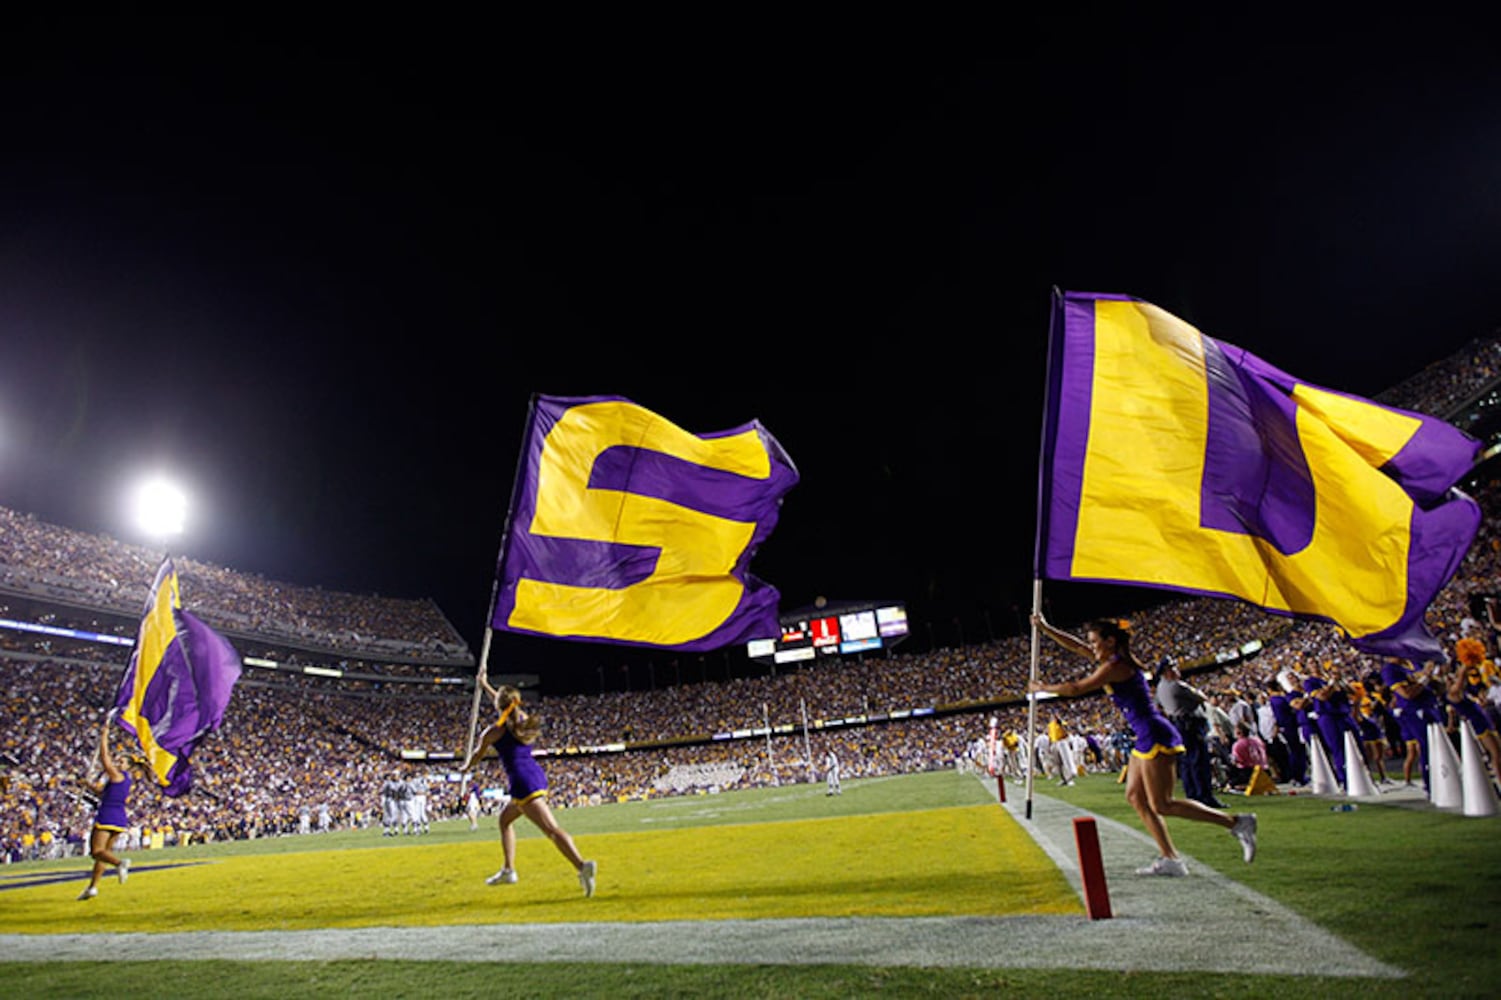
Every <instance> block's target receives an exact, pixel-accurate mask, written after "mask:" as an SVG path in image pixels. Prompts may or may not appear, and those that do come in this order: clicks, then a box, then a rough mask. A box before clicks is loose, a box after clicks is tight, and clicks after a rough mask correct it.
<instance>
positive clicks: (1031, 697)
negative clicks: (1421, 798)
mask: <svg viewBox="0 0 1501 1000" xmlns="http://www.w3.org/2000/svg"><path fill="white" fill-rule="evenodd" d="M1032 614H1033V615H1034V616H1035V615H1040V614H1042V580H1041V579H1036V580H1033V581H1032ZM1037 659H1038V649H1037V622H1036V619H1035V618H1034V620H1033V622H1032V667H1031V670H1030V671H1029V673H1028V675H1027V676H1028V679H1029V681H1035V680H1037ZM1029 687H1030V684H1029ZM1036 747H1037V695H1036V693H1035V692H1031V691H1029V692H1028V694H1027V745H1026V747H1025V748H1023V752H1024V753H1025V754H1026V755H1027V796H1026V798H1027V819H1031V818H1032V773H1033V772H1034V771H1035V770H1036V769H1037V767H1036V763H1037V762H1036V761H1035V760H1034V759H1033V754H1034V753H1035V752H1036Z"/></svg>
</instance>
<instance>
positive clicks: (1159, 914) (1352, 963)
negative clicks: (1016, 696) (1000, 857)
mask: <svg viewBox="0 0 1501 1000" xmlns="http://www.w3.org/2000/svg"><path fill="white" fill-rule="evenodd" d="M985 784H986V785H987V787H989V788H990V792H991V794H992V796H994V797H996V798H999V795H998V793H997V792H996V790H995V788H994V787H993V783H991V782H986V783H985ZM1032 799H1033V801H1032V819H1031V820H1030V821H1029V820H1027V819H1026V802H1025V798H1024V793H1021V794H1017V795H1012V794H1010V789H1009V788H1008V789H1007V796H1006V802H1005V803H1004V804H1003V805H1004V808H1005V809H1006V810H1007V811H1008V812H1009V813H1011V815H1012V816H1014V817H1015V818H1016V821H1017V823H1018V824H1019V825H1020V826H1021V827H1022V828H1023V829H1024V830H1026V831H1027V833H1028V834H1030V835H1031V836H1032V839H1033V840H1035V841H1036V842H1037V845H1038V846H1039V847H1041V848H1042V850H1043V851H1044V852H1045V853H1046V854H1047V855H1048V857H1050V858H1052V859H1053V860H1054V862H1055V863H1057V865H1058V867H1059V869H1060V870H1061V871H1062V872H1063V875H1064V877H1065V878H1067V879H1068V881H1069V884H1070V885H1071V886H1073V888H1074V891H1076V892H1078V893H1079V894H1080V898H1081V899H1082V898H1083V892H1084V889H1083V880H1082V878H1081V877H1080V874H1079V865H1078V859H1077V855H1076V853H1075V848H1074V842H1073V841H1074V836H1073V821H1074V819H1075V818H1076V817H1080V816H1089V817H1091V818H1093V819H1094V821H1095V828H1096V830H1097V831H1098V832H1099V836H1100V854H1101V856H1102V858H1103V861H1104V867H1105V882H1106V891H1107V893H1108V894H1109V897H1110V909H1111V912H1112V913H1113V914H1114V916H1113V917H1112V918H1111V919H1109V920H1089V919H1087V918H1079V919H1077V920H1076V921H1075V922H1074V923H1073V924H1070V925H1067V926H1065V927H1064V928H1062V929H1061V930H1059V931H1056V932H1055V933H1058V934H1059V935H1060V936H1059V937H1058V938H1057V940H1055V942H1054V943H1053V947H1054V948H1056V949H1058V950H1059V951H1060V952H1063V953H1066V954H1067V955H1068V956H1069V960H1068V961H1067V962H1060V963H1059V964H1060V965H1066V966H1073V967H1077V968H1093V969H1131V970H1137V969H1144V970H1155V971H1163V972H1169V971H1172V972H1239V973H1264V974H1269V975H1310V974H1315V975H1324V976H1359V977H1373V978H1383V979H1391V978H1402V977H1405V976H1406V975H1407V973H1406V972H1404V971H1403V970H1402V969H1399V968H1397V967H1395V966H1392V965H1388V964H1386V963H1385V962H1382V961H1380V960H1378V959H1375V958H1373V957H1371V956H1370V955H1367V954H1366V953H1365V952H1363V951H1361V950H1360V949H1359V948H1356V947H1355V946H1354V945H1352V944H1350V943H1349V942H1347V941H1345V940H1343V939H1341V938H1339V937H1336V936H1335V935H1333V934H1331V933H1329V932H1328V931H1326V930H1324V929H1323V928H1322V927H1320V926H1318V925H1317V924H1315V923H1313V922H1312V921H1310V920H1308V919H1306V918H1304V917H1302V916H1299V915H1298V914H1297V913H1294V912H1293V911H1292V910H1290V909H1288V908H1287V907H1285V906H1283V905H1282V904H1281V903H1279V902H1277V901H1276V900H1274V899H1272V898H1270V897H1269V896H1264V895H1262V894H1261V893H1259V892H1257V891H1255V890H1254V889H1251V888H1250V887H1248V886H1246V885H1244V884H1242V883H1240V882H1238V881H1236V880H1235V879H1233V878H1229V877H1227V876H1225V875H1223V874H1221V873H1220V872H1218V871H1216V870H1215V869H1213V868H1211V867H1210V866H1209V865H1207V864H1205V863H1204V862H1203V861H1200V860H1198V859H1197V858H1194V857H1192V856H1190V855H1187V854H1184V855H1182V857H1183V860H1184V861H1185V862H1186V863H1187V864H1188V871H1189V875H1188V877H1187V878H1146V877H1142V876H1138V875H1137V874H1136V873H1135V869H1136V868H1138V867H1140V866H1142V865H1144V864H1147V863H1148V862H1150V861H1151V859H1152V858H1153V857H1155V856H1156V854H1157V845H1156V842H1155V841H1153V840H1152V838H1151V837H1149V836H1147V834H1146V833H1145V832H1143V831H1141V830H1137V829H1136V828H1135V827H1130V826H1126V825H1125V824H1124V823H1119V822H1117V821H1115V820H1113V819H1109V818H1108V817H1105V816H1098V815H1095V814H1094V813H1090V812H1087V811H1085V810H1083V809H1080V808H1078V807H1076V806H1073V805H1070V804H1069V803H1067V802H1064V801H1062V800H1060V799H1054V798H1052V797H1050V796H1047V795H1041V794H1038V793H1037V791H1036V788H1035V784H1034V788H1033V797H1032ZM1273 830H1274V831H1275V828H1273ZM1275 836H1276V835H1275V832H1273V833H1272V837H1271V839H1269V838H1268V836H1267V830H1266V827H1265V825H1264V824H1263V827H1262V829H1261V830H1260V831H1259V838H1258V839H1259V840H1260V841H1261V843H1260V844H1259V847H1260V848H1261V849H1263V850H1273V851H1274V850H1276V840H1275ZM1225 850H1226V854H1227V856H1229V857H1233V858H1234V861H1235V863H1236V864H1241V863H1242V862H1241V847H1240V843H1239V841H1237V840H1235V839H1234V838H1233V837H1231V836H1230V835H1229V833H1226V834H1225ZM1206 883H1208V884H1207V885H1206ZM1138 953H1149V954H1138ZM1017 964H1021V963H1017Z"/></svg>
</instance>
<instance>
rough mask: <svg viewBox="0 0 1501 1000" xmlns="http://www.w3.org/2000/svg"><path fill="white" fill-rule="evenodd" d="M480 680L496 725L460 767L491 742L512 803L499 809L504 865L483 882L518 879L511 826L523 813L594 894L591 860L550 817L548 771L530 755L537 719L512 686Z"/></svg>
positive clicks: (473, 761) (466, 767)
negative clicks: (491, 704)
mask: <svg viewBox="0 0 1501 1000" xmlns="http://www.w3.org/2000/svg"><path fill="white" fill-rule="evenodd" d="M479 682H480V684H481V685H482V686H483V687H484V689H485V691H486V692H488V693H489V695H490V697H491V698H493V699H494V701H495V710H496V712H497V713H499V717H498V718H497V719H496V720H495V724H494V725H492V726H490V727H489V728H488V729H486V730H485V732H484V735H482V736H481V737H480V741H479V746H477V747H475V749H474V753H473V754H471V755H470V757H469V759H468V760H466V761H465V762H464V766H463V767H462V768H460V770H461V771H464V772H466V773H467V772H468V771H470V770H472V769H473V767H474V765H475V764H476V763H477V762H478V761H479V759H480V758H481V757H483V756H484V754H485V751H486V750H488V749H490V747H492V746H493V747H494V748H495V752H496V754H497V755H499V757H500V763H501V766H502V767H504V768H505V771H506V779H507V781H508V782H509V783H510V786H511V787H510V792H511V801H509V802H507V803H506V805H505V808H504V809H502V810H501V811H500V846H501V851H502V854H503V855H504V859H505V864H504V867H502V868H501V869H500V871H498V872H496V873H495V874H494V875H491V876H490V877H489V878H487V879H485V883H486V884H487V885H509V884H512V883H514V882H516V881H517V875H516V831H515V829H514V825H515V823H516V821H517V820H518V819H520V818H521V817H522V816H525V817H526V818H527V819H529V820H531V821H532V823H533V824H535V825H536V827H537V829H539V830H541V831H542V833H543V834H544V835H546V837H547V839H548V840H551V841H552V843H553V846H554V847H556V848H557V849H558V853H560V854H562V855H563V857H565V858H567V859H568V863H569V864H571V865H573V868H574V870H575V871H576V872H578V877H579V885H580V886H582V887H583V889H584V895H585V896H592V895H594V874H595V863H594V862H593V861H585V860H584V858H583V855H581V854H579V851H578V848H577V847H576V846H574V843H573V838H572V837H570V836H569V835H568V831H567V830H564V829H563V828H562V827H561V826H559V825H558V821H557V820H556V819H554V818H553V814H552V809H551V808H549V807H548V805H547V775H546V774H544V773H543V772H542V767H541V765H539V764H538V763H537V761H536V760H535V758H533V757H532V746H531V744H532V741H533V740H535V739H536V738H537V735H538V733H539V732H540V731H541V729H542V726H541V723H540V722H538V721H537V719H536V718H535V717H533V716H530V715H528V714H527V713H526V712H524V711H522V709H521V692H520V691H518V690H516V689H515V688H514V687H511V686H510V685H509V684H502V685H501V686H500V687H499V688H493V687H491V686H490V684H489V682H488V681H486V680H485V678H484V677H480V679H479Z"/></svg>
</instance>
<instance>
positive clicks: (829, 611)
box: [745, 601, 908, 664]
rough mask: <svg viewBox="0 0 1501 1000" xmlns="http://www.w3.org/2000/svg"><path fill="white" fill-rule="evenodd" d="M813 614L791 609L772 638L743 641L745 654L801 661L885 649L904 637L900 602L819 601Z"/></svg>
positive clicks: (903, 611)
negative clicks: (830, 604)
mask: <svg viewBox="0 0 1501 1000" xmlns="http://www.w3.org/2000/svg"><path fill="white" fill-rule="evenodd" d="M819 611H820V614H819V615H818V616H817V617H814V616H812V615H808V614H807V612H804V613H802V614H798V613H795V612H794V613H793V614H792V615H790V616H788V617H786V618H783V619H782V620H781V633H780V635H779V636H778V637H777V638H776V639H756V640H752V641H751V642H749V643H747V644H746V649H745V651H746V655H747V656H748V657H749V658H750V659H752V660H755V661H756V662H758V663H768V664H779V663H801V662H806V661H810V660H814V659H823V658H825V657H830V656H839V655H842V654H843V655H850V654H855V653H864V652H868V651H874V650H881V649H889V648H890V647H892V646H895V645H896V644H897V643H899V642H901V641H902V640H903V639H905V638H906V637H907V634H908V627H907V608H906V606H905V605H903V604H900V603H890V602H876V601H871V602H869V603H865V604H854V603H844V604H841V605H839V606H837V607H828V608H824V607H823V605H822V604H820V605H819Z"/></svg>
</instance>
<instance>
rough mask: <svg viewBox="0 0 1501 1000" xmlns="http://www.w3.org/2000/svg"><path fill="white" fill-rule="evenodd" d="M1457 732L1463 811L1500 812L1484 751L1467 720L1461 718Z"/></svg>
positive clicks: (1484, 813) (1480, 813) (1474, 813)
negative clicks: (1458, 735)
mask: <svg viewBox="0 0 1501 1000" xmlns="http://www.w3.org/2000/svg"><path fill="white" fill-rule="evenodd" d="M1459 732H1460V737H1459V749H1460V751H1461V757H1462V760H1461V762H1460V774H1461V775H1462V777H1461V780H1460V785H1461V787H1462V789H1463V791H1464V813H1465V815H1466V816H1494V815H1496V813H1497V812H1501V804H1498V803H1497V801H1496V788H1495V786H1494V785H1492V784H1491V774H1490V771H1488V770H1486V766H1485V753H1484V752H1483V751H1482V750H1481V749H1480V741H1479V740H1477V739H1476V738H1475V731H1474V730H1473V729H1471V728H1470V724H1469V723H1468V722H1466V721H1463V720H1461V722H1460V727H1459Z"/></svg>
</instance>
